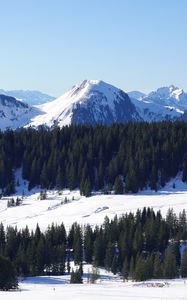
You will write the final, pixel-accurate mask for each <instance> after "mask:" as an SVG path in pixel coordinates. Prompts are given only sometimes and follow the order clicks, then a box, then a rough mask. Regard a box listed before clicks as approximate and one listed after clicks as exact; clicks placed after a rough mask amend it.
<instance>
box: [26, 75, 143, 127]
mask: <svg viewBox="0 0 187 300" xmlns="http://www.w3.org/2000/svg"><path fill="white" fill-rule="evenodd" d="M39 108H40V109H41V110H42V112H43V115H41V116H38V117H36V118H35V119H33V120H32V122H31V124H30V125H31V126H35V127H37V126H39V125H41V124H44V125H47V126H49V127H52V126H56V125H58V126H60V127H62V126H65V125H69V124H92V125H95V124H105V125H109V124H112V123H115V122H116V123H124V122H127V121H133V120H134V121H137V120H140V117H139V115H138V113H137V111H136V108H135V106H134V105H133V103H132V102H131V100H130V98H129V97H128V95H127V94H126V93H125V92H123V91H122V90H120V89H118V88H117V87H114V86H112V85H110V84H108V83H106V82H104V81H102V80H93V79H92V80H84V81H82V82H81V83H79V84H77V85H75V86H73V87H72V89H71V90H69V91H68V92H66V93H65V94H64V95H62V96H61V97H59V98H57V99H56V100H54V101H52V102H50V103H46V104H44V105H41V106H40V107H39Z"/></svg>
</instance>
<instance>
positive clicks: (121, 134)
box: [0, 122, 187, 196]
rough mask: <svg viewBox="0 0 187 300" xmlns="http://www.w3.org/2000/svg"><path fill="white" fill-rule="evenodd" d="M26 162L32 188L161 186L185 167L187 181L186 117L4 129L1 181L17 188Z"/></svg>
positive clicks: (6, 191) (26, 175)
mask: <svg viewBox="0 0 187 300" xmlns="http://www.w3.org/2000/svg"><path fill="white" fill-rule="evenodd" d="M20 167H21V168H22V175H23V178H24V179H26V180H28V181H29V189H32V188H33V187H35V186H37V185H40V186H41V188H43V189H51V188H57V189H63V188H69V189H70V190H73V189H75V188H80V191H81V193H82V194H83V195H86V196H89V195H90V193H91V191H92V190H103V191H104V192H110V190H112V189H114V190H115V192H116V193H118V194H120V193H124V192H125V193H129V192H137V191H138V190H140V189H143V188H146V187H150V188H151V189H155V190H157V189H158V188H159V187H161V186H164V185H165V183H166V182H167V181H168V180H169V179H170V178H171V177H174V176H176V175H177V173H178V172H180V171H182V179H183V181H187V124H186V123H185V122H161V123H152V124H148V123H128V124H126V125H117V124H116V125H113V126H111V127H107V126H95V127H91V126H70V127H64V128H62V129H59V128H55V129H53V130H51V131H49V130H46V129H40V130H34V129H30V128H29V129H21V130H19V131H6V132H4V133H0V187H1V188H2V190H3V193H4V194H10V193H12V192H14V188H15V184H19V182H15V179H14V171H15V169H16V168H20Z"/></svg>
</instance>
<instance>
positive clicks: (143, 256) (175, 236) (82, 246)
mask: <svg viewBox="0 0 187 300" xmlns="http://www.w3.org/2000/svg"><path fill="white" fill-rule="evenodd" d="M186 239H187V220H186V213H185V211H183V212H181V213H180V215H179V217H178V218H177V217H176V215H175V214H174V212H173V210H169V211H168V214H167V216H166V218H165V219H164V218H163V217H162V215H161V213H160V212H157V213H155V212H154V211H153V210H152V209H150V208H148V209H145V208H144V209H143V210H142V211H140V210H138V211H137V212H136V214H132V213H129V214H126V215H124V216H122V217H120V218H117V217H115V218H114V219H113V220H111V221H110V220H109V219H108V218H107V217H106V218H105V222H104V224H103V225H102V226H100V227H99V226H96V227H95V228H92V227H91V226H90V225H87V226H84V227H81V226H80V225H79V224H77V223H74V224H73V225H72V227H71V228H70V231H69V232H66V230H65V227H64V225H63V224H61V225H60V226H55V225H54V224H52V226H49V227H48V229H47V230H46V232H41V230H40V227H39V226H37V227H36V230H35V231H34V232H33V231H32V232H30V231H29V230H28V228H27V227H26V228H25V229H22V230H20V231H18V230H17V229H16V228H13V227H8V228H7V229H6V230H5V229H4V227H3V224H0V255H3V256H5V257H8V258H9V259H10V260H11V261H12V262H13V263H14V265H15V267H16V270H17V274H18V275H19V276H35V275H44V274H48V275H61V274H64V272H68V273H69V272H70V270H71V266H70V262H71V261H74V263H75V265H77V267H78V268H79V271H80V272H82V263H83V262H86V263H92V264H93V265H94V266H95V267H104V268H106V269H107V270H109V271H112V272H113V273H114V274H116V273H121V275H122V276H123V278H124V279H127V278H133V279H135V280H146V279H150V278H176V277H178V276H179V275H181V276H182V277H186V276H187V250H185V247H186V243H185V242H183V241H181V240H186ZM182 248H183V251H180V249H182Z"/></svg>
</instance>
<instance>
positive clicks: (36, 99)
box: [0, 89, 55, 105]
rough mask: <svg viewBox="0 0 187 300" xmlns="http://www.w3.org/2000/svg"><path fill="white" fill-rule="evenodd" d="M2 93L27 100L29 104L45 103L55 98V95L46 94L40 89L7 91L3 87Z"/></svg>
mask: <svg viewBox="0 0 187 300" xmlns="http://www.w3.org/2000/svg"><path fill="white" fill-rule="evenodd" d="M0 94H3V95H7V96H11V97H14V98H16V99H17V100H21V101H23V102H26V103H27V104H29V105H38V104H43V103H46V102H50V101H52V100H54V99H55V97H52V96H50V95H47V94H44V93H42V92H40V91H30V90H12V91H6V90H3V89H0Z"/></svg>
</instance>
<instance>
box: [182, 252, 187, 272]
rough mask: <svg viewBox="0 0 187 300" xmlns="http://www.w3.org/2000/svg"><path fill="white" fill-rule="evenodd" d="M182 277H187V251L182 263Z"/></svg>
mask: <svg viewBox="0 0 187 300" xmlns="http://www.w3.org/2000/svg"><path fill="white" fill-rule="evenodd" d="M181 276H182V277H187V249H185V251H184V253H183V256H182V262H181Z"/></svg>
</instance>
